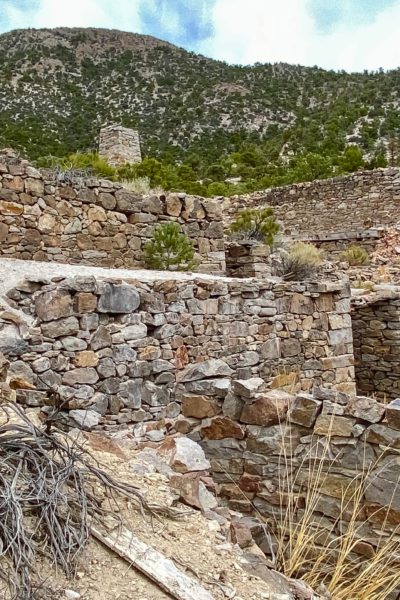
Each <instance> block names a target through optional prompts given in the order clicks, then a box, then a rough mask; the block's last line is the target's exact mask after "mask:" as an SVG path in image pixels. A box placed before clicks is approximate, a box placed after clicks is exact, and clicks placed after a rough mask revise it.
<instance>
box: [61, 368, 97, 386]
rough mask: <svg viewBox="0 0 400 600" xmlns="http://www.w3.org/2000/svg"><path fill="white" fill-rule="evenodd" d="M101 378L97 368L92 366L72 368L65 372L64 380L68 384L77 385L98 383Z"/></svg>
mask: <svg viewBox="0 0 400 600" xmlns="http://www.w3.org/2000/svg"><path fill="white" fill-rule="evenodd" d="M98 379H99V376H98V374H97V371H96V369H93V368H91V367H87V368H78V369H72V371H67V372H66V373H64V375H63V378H62V382H63V383H64V384H66V385H76V384H77V383H87V384H93V383H96V382H97V381H98Z"/></svg>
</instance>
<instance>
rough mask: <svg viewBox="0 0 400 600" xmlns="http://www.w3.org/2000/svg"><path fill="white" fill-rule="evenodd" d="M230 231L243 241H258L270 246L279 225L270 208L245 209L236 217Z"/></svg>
mask: <svg viewBox="0 0 400 600" xmlns="http://www.w3.org/2000/svg"><path fill="white" fill-rule="evenodd" d="M230 231H231V232H232V233H237V234H239V235H240V236H241V237H242V238H243V239H248V240H258V241H260V242H264V243H265V244H268V245H269V246H272V244H273V243H274V240H275V236H276V234H277V233H278V231H279V225H278V223H277V222H276V221H275V218H274V211H273V209H272V208H271V207H270V206H267V207H266V208H246V209H245V210H242V211H241V212H240V213H239V214H238V215H237V217H236V219H235V220H234V222H233V223H232V225H231V227H230Z"/></svg>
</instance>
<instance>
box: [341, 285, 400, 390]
mask: <svg viewBox="0 0 400 600" xmlns="http://www.w3.org/2000/svg"><path fill="white" fill-rule="evenodd" d="M352 326H353V338H354V356H355V364H356V378H357V389H358V390H359V392H360V393H362V394H375V395H376V396H378V397H381V398H398V397H400V299H399V294H397V298H396V297H395V298H382V299H381V300H378V301H374V302H368V297H366V303H365V304H363V305H361V306H357V304H355V305H354V306H353V312H352Z"/></svg>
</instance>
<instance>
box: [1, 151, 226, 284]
mask: <svg viewBox="0 0 400 600" xmlns="http://www.w3.org/2000/svg"><path fill="white" fill-rule="evenodd" d="M171 220H172V221H176V222H177V223H179V224H180V225H181V226H182V231H183V232H184V233H186V234H187V235H188V237H189V238H190V239H191V240H192V242H193V245H194V247H195V250H196V258H197V260H198V262H199V267H198V271H199V272H206V273H207V272H211V273H224V272H225V252H224V229H223V224H222V214H221V207H220V205H219V204H218V203H217V202H216V201H213V200H205V199H203V198H199V197H195V196H185V197H180V196H178V195H175V194H170V195H168V196H166V197H165V196H160V197H159V196H144V197H143V196H139V195H137V194H135V193H133V192H130V191H128V190H126V189H124V188H123V187H122V186H121V185H119V184H114V183H112V182H110V181H106V180H97V179H92V178H88V179H80V178H73V179H71V180H70V181H67V180H65V177H64V181H58V180H54V174H53V175H52V178H51V173H49V172H40V171H38V170H37V169H34V168H33V167H32V166H31V165H30V164H29V163H28V162H27V161H25V160H21V159H19V158H18V157H16V156H15V154H14V153H13V152H12V151H10V152H3V154H0V255H2V256H4V257H9V258H19V259H25V260H30V259H33V260H39V261H55V262H65V263H78V264H79V263H83V264H88V265H96V266H108V267H114V268H118V267H125V268H140V267H143V266H144V261H143V249H144V246H145V244H146V242H147V241H148V240H150V239H151V238H152V236H153V232H154V227H155V226H156V225H157V224H159V223H162V222H165V221H171Z"/></svg>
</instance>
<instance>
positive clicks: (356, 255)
mask: <svg viewBox="0 0 400 600" xmlns="http://www.w3.org/2000/svg"><path fill="white" fill-rule="evenodd" d="M340 257H341V259H342V260H345V261H346V262H348V263H349V265H350V266H351V267H356V266H360V265H365V264H366V263H367V262H368V260H369V257H368V252H367V251H366V250H365V249H364V248H363V247H362V246H358V245H356V244H354V245H353V246H349V247H348V248H346V250H343V252H342V253H341V255H340Z"/></svg>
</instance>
